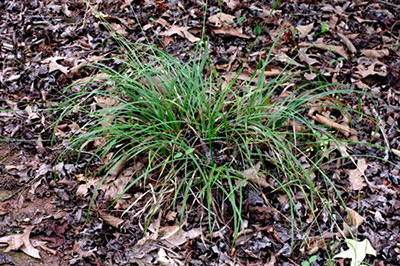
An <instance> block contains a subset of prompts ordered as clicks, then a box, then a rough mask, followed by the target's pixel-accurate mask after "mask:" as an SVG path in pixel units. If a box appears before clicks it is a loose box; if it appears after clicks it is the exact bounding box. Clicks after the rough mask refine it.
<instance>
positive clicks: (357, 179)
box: [348, 159, 368, 190]
mask: <svg viewBox="0 0 400 266" xmlns="http://www.w3.org/2000/svg"><path fill="white" fill-rule="evenodd" d="M367 168H368V165H367V161H366V160H365V159H359V160H358V162H357V168H356V169H353V170H348V175H349V180H350V184H351V188H352V189H353V190H361V189H363V188H364V187H365V185H366V183H365V179H364V177H363V176H364V172H365V170H367Z"/></svg>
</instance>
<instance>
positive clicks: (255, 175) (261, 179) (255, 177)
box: [242, 162, 271, 188]
mask: <svg viewBox="0 0 400 266" xmlns="http://www.w3.org/2000/svg"><path fill="white" fill-rule="evenodd" d="M260 167H261V162H258V163H257V164H256V165H255V166H254V167H251V168H249V169H247V170H245V171H244V172H243V174H242V175H243V177H244V178H246V179H248V180H250V181H252V182H254V183H256V184H257V185H259V186H260V187H263V188H266V187H271V185H270V184H268V182H267V181H266V180H265V175H263V174H260V173H259V170H260Z"/></svg>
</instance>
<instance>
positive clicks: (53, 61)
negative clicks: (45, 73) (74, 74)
mask: <svg viewBox="0 0 400 266" xmlns="http://www.w3.org/2000/svg"><path fill="white" fill-rule="evenodd" d="M63 59H65V58H64V57H62V56H55V57H49V58H46V59H44V60H42V61H41V63H43V64H49V72H50V73H51V72H53V71H56V70H59V71H61V72H62V73H64V74H67V73H68V72H69V68H68V67H65V66H62V65H60V64H59V63H57V61H58V60H63Z"/></svg>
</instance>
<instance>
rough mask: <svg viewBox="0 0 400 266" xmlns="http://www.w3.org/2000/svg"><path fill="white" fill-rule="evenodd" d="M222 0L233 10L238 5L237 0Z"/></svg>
mask: <svg viewBox="0 0 400 266" xmlns="http://www.w3.org/2000/svg"><path fill="white" fill-rule="evenodd" d="M223 1H224V3H226V6H227V7H228V8H229V9H231V10H235V9H236V8H237V7H239V5H240V1H239V0H223Z"/></svg>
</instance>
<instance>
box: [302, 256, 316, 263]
mask: <svg viewBox="0 0 400 266" xmlns="http://www.w3.org/2000/svg"><path fill="white" fill-rule="evenodd" d="M315 261H317V256H316V255H314V256H311V257H310V258H309V259H308V260H304V261H302V262H301V266H310V265H311V263H313V262H315Z"/></svg>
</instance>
